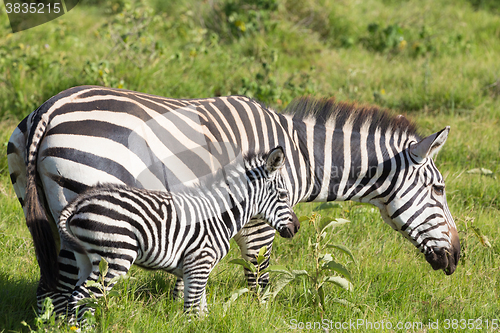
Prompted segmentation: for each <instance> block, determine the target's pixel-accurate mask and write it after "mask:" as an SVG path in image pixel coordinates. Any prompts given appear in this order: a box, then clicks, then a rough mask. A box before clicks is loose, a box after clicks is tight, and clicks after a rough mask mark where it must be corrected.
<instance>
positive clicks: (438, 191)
mask: <svg viewBox="0 0 500 333" xmlns="http://www.w3.org/2000/svg"><path fill="white" fill-rule="evenodd" d="M432 190H433V191H434V193H436V194H437V195H443V193H444V185H432Z"/></svg>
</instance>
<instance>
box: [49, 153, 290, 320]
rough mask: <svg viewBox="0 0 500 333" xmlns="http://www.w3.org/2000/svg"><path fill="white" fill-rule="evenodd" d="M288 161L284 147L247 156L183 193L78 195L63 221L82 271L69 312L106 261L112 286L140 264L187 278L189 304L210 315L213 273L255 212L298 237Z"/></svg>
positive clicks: (65, 241) (101, 190)
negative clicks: (284, 171)
mask: <svg viewBox="0 0 500 333" xmlns="http://www.w3.org/2000/svg"><path fill="white" fill-rule="evenodd" d="M284 160H285V158H284V154H283V150H282V148H281V147H278V148H276V149H273V150H272V151H271V152H270V153H269V154H268V155H267V156H254V157H249V158H246V159H245V160H244V161H243V164H244V165H236V166H233V167H232V168H229V167H228V166H226V167H225V168H224V173H222V172H219V173H218V175H217V176H216V177H215V178H213V179H210V181H209V182H208V183H205V184H203V185H199V186H197V187H195V188H191V189H187V190H185V191H183V192H180V193H170V192H166V191H151V190H144V189H136V188H131V187H126V186H121V185H100V186H97V187H95V188H92V189H90V190H89V191H87V192H85V193H83V194H81V195H79V196H78V197H77V198H76V199H75V200H74V201H73V202H72V203H70V204H69V205H68V206H66V207H65V208H64V209H63V211H62V213H61V217H60V219H59V222H58V229H59V234H60V236H61V241H62V248H63V249H67V250H70V251H73V252H74V253H75V256H76V261H77V266H78V268H79V281H78V283H77V285H78V286H77V287H76V288H75V290H74V291H73V294H72V296H71V298H70V300H69V304H70V313H74V310H75V307H76V304H77V302H78V301H79V300H80V299H82V298H88V297H89V292H88V289H87V287H86V282H88V281H95V282H97V281H98V279H99V263H100V261H101V258H103V259H105V260H106V261H107V262H108V263H109V271H108V273H107V275H106V277H105V285H106V288H107V290H109V289H111V287H112V285H113V283H110V282H109V281H115V280H116V279H114V280H113V278H115V277H117V276H120V275H124V274H126V273H127V272H128V270H129V269H130V267H131V265H132V264H133V263H135V264H137V265H139V266H142V267H146V268H150V269H163V270H166V271H168V272H171V273H174V274H175V275H177V276H179V277H180V278H183V280H184V309H185V310H186V311H187V310H192V309H193V308H195V309H198V307H199V305H200V301H201V303H202V307H201V310H202V311H203V312H204V311H205V310H206V301H205V297H204V295H205V286H206V283H207V280H208V275H209V273H210V271H211V270H212V269H213V267H214V266H215V265H216V264H217V263H218V262H219V261H220V260H221V259H222V258H223V257H224V256H225V255H226V254H227V252H228V251H229V240H230V239H231V238H232V237H233V236H234V235H235V234H236V233H237V232H238V231H239V230H240V229H241V228H242V227H243V226H244V225H245V224H246V223H247V222H248V221H249V220H250V218H251V217H252V216H257V215H258V216H259V217H260V218H262V219H263V220H266V221H268V223H269V224H270V225H271V226H272V227H273V228H274V229H276V230H278V231H279V232H280V234H281V235H283V236H284V237H293V234H294V229H295V227H294V223H293V221H294V220H297V217H296V216H295V214H294V213H293V210H292V208H291V206H290V202H289V195H288V190H287V189H286V186H285V183H284V180H283V176H282V175H281V174H280V168H281V167H282V166H283V164H284ZM237 164H239V163H237ZM89 289H92V290H91V291H92V292H93V293H94V294H96V295H99V294H100V291H99V290H98V289H97V288H95V287H94V288H92V287H90V288H89ZM54 296H55V298H56V299H57V298H58V297H60V295H54ZM58 305H59V306H61V303H59V304H58ZM56 311H57V312H62V311H64V308H62V309H61V308H60V309H56ZM83 312H84V311H80V312H79V314H83Z"/></svg>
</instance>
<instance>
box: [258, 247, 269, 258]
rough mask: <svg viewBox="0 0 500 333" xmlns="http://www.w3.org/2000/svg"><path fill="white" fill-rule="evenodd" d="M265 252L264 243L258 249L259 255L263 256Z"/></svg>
mask: <svg viewBox="0 0 500 333" xmlns="http://www.w3.org/2000/svg"><path fill="white" fill-rule="evenodd" d="M266 252H267V246H266V245H264V246H263V247H261V248H260V250H259V256H264V255H265V254H266Z"/></svg>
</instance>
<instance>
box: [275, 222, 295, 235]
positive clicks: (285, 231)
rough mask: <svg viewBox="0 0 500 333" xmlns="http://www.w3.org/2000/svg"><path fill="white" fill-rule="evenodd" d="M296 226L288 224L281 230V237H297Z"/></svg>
mask: <svg viewBox="0 0 500 333" xmlns="http://www.w3.org/2000/svg"><path fill="white" fill-rule="evenodd" d="M294 229H295V226H294V225H293V224H288V225H287V226H285V227H282V228H281V229H280V230H279V233H280V236H281V237H283V238H292V237H293V236H294V235H295V232H294Z"/></svg>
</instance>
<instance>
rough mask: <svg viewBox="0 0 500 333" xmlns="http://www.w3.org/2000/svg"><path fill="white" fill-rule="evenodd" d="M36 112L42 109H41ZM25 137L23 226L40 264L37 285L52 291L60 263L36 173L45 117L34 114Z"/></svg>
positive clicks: (54, 288) (55, 283) (55, 285)
mask: <svg viewBox="0 0 500 333" xmlns="http://www.w3.org/2000/svg"><path fill="white" fill-rule="evenodd" d="M37 111H39V112H40V111H41V110H40V108H39V109H38V110H37ZM37 118H38V121H35V120H36V119H37ZM33 120H34V122H33V124H36V126H35V127H34V128H33V127H32V128H31V130H30V134H29V137H28V144H27V147H28V157H27V166H26V173H27V180H26V201H25V206H26V225H27V226H28V229H29V231H30V233H31V236H32V237H33V243H34V245H35V253H36V257H37V260H38V266H40V276H41V278H40V286H41V287H43V288H44V289H46V290H47V291H55V290H56V287H57V282H58V279H59V264H58V261H57V256H58V254H57V249H56V242H55V239H54V234H53V233H52V227H51V224H50V222H49V220H48V218H47V215H46V212H45V209H44V208H43V205H42V202H41V199H40V195H39V193H38V192H39V190H40V189H39V187H38V186H37V183H39V179H38V178H39V176H38V172H37V157H38V148H39V146H40V143H41V141H42V139H43V137H44V135H45V131H46V128H47V124H48V121H47V116H46V115H45V114H44V115H43V116H41V117H38V116H35V117H34V119H33Z"/></svg>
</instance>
